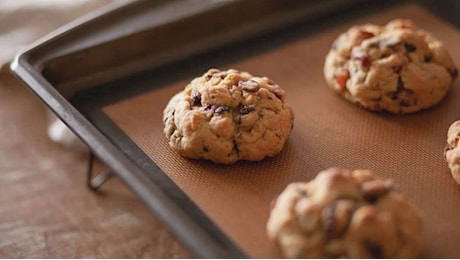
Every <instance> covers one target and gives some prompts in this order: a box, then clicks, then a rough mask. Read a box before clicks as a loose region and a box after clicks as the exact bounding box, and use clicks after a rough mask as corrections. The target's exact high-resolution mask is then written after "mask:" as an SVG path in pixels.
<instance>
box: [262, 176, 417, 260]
mask: <svg viewBox="0 0 460 260" xmlns="http://www.w3.org/2000/svg"><path fill="white" fill-rule="evenodd" d="M421 225H422V223H421V219H420V217H419V215H418V213H417V211H416V210H415V209H414V207H413V206H412V205H411V204H410V203H409V202H408V201H407V199H406V198H405V197H404V196H403V195H402V194H401V193H400V192H399V191H397V189H395V187H394V185H393V183H392V182H391V181H389V180H383V179H379V178H376V177H375V176H374V175H373V173H372V172H371V171H369V170H355V171H351V170H344V169H337V168H330V169H327V170H325V171H322V172H320V173H319V174H318V175H317V177H316V178H315V179H313V180H312V181H310V182H307V183H305V182H303V183H302V182H297V183H291V184H289V185H288V186H287V187H286V189H285V190H284V191H283V192H282V193H281V194H280V195H279V196H278V198H277V199H276V201H275V202H274V205H273V206H272V211H271V214H270V218H269V220H268V223H267V232H268V235H269V237H270V238H271V239H272V240H274V241H276V242H277V243H278V244H279V246H280V248H281V250H282V252H283V254H284V256H285V257H288V258H413V257H417V256H418V255H419V253H420V251H421Z"/></svg>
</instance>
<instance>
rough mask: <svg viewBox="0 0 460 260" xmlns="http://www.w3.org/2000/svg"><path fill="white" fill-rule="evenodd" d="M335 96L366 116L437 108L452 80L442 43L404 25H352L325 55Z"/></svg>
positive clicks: (450, 64) (452, 66) (396, 22)
mask: <svg viewBox="0 0 460 260" xmlns="http://www.w3.org/2000/svg"><path fill="white" fill-rule="evenodd" d="M324 76H325V78H326V81H327V83H328V85H329V87H331V88H332V89H333V90H334V91H335V92H337V93H338V94H339V95H341V96H342V97H344V98H345V99H347V100H349V101H351V102H353V103H356V104H358V105H360V106H362V107H364V108H367V109H369V110H372V111H387V112H390V113H394V114H405V113H414V112H417V111H419V110H422V109H426V108H429V107H431V106H434V105H435V104H437V103H439V102H440V101H441V100H442V99H443V97H444V96H445V95H446V93H447V91H448V89H449V88H450V86H451V85H452V81H453V80H454V79H455V78H456V77H457V68H456V66H455V64H454V63H453V61H452V58H451V57H450V55H449V53H448V51H447V50H446V48H445V46H444V45H443V43H442V42H440V41H439V40H437V39H436V38H434V37H433V36H432V35H431V34H430V33H428V32H426V31H424V30H422V29H419V28H418V27H417V26H416V25H415V24H414V23H413V22H411V21H410V20H403V19H396V20H393V21H390V22H389V23H388V24H386V25H385V26H378V25H373V24H365V25H360V26H353V27H351V28H350V29H349V30H348V31H346V32H345V33H343V34H341V35H339V37H338V38H337V39H336V40H335V41H334V43H333V45H332V47H331V50H330V51H329V53H328V54H327V56H326V60H325V64H324Z"/></svg>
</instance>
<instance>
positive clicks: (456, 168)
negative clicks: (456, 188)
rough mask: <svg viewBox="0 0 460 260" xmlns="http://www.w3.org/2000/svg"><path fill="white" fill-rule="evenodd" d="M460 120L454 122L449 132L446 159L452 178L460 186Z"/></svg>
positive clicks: (445, 152)
mask: <svg viewBox="0 0 460 260" xmlns="http://www.w3.org/2000/svg"><path fill="white" fill-rule="evenodd" d="M459 139H460V120H458V121H455V122H453V123H452V124H451V125H450V127H449V129H448V130H447V146H446V149H445V151H444V158H445V159H446V161H447V165H448V166H449V169H450V172H451V174H452V178H454V180H455V182H457V183H458V184H459V185H460V146H459V145H458V141H459Z"/></svg>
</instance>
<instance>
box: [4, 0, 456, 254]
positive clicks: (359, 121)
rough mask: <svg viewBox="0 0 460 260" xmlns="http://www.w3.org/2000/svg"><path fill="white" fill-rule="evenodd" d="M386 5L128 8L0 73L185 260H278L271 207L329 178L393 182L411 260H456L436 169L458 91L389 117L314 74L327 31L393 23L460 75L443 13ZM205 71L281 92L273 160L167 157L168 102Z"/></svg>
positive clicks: (447, 181)
mask: <svg viewBox="0 0 460 260" xmlns="http://www.w3.org/2000/svg"><path fill="white" fill-rule="evenodd" d="M317 2H321V3H320V4H318V3H317ZM396 2H397V1H295V0H291V1H275V0H274V1H269V0H268V1H258V0H253V1H185V0H181V1H134V2H130V3H129V4H126V5H122V6H114V7H111V8H109V9H106V10H102V11H100V12H97V13H95V14H93V15H91V16H89V17H86V18H83V19H82V20H79V21H76V22H75V23H73V24H70V25H68V26H66V27H64V28H62V29H61V30H59V31H57V32H55V33H53V34H51V35H50V36H48V37H46V38H44V39H43V40H41V41H39V42H38V43H36V44H35V45H34V46H32V47H31V48H30V49H28V50H25V51H24V52H22V53H20V54H19V55H18V56H17V58H16V60H15V61H14V62H13V64H12V70H13V72H14V73H15V74H16V75H17V76H18V77H19V78H21V79H22V80H23V81H24V82H25V83H26V84H27V85H28V86H29V87H30V88H31V89H32V90H33V91H34V92H35V93H36V94H37V95H38V96H39V97H40V98H41V99H42V100H43V101H44V102H45V103H46V104H47V105H48V106H49V107H50V108H51V109H52V110H53V111H54V112H55V113H56V114H57V115H58V116H59V117H60V118H61V119H62V120H63V121H64V122H65V123H66V124H67V125H69V127H70V128H71V129H72V130H73V131H74V132H75V133H76V134H77V135H79V136H80V137H81V138H82V139H83V140H84V141H85V142H86V143H87V144H88V145H89V147H90V148H91V149H92V151H93V152H94V153H95V154H96V156H98V157H99V158H100V159H101V160H102V161H103V162H104V163H106V164H107V165H108V166H109V167H110V168H111V170H112V171H113V172H114V173H115V174H117V176H119V177H120V178H121V179H122V180H123V181H124V182H125V183H126V185H127V186H128V187H130V188H131V189H132V190H133V191H134V192H135V193H136V194H137V195H138V196H139V198H140V199H141V200H142V201H143V202H144V203H145V204H146V206H147V207H148V208H149V209H150V210H152V212H153V213H154V214H155V216H156V217H157V218H158V219H160V220H161V221H163V222H164V223H165V225H167V226H168V228H170V229H171V231H172V232H173V233H174V234H176V235H177V237H178V239H179V240H180V241H182V243H183V244H184V245H185V246H187V247H188V248H189V249H190V250H191V251H192V252H194V253H195V254H196V256H197V257H212V258H216V257H225V258H235V257H254V258H273V257H274V258H279V257H280V252H279V251H278V249H277V247H276V246H275V245H274V244H273V243H271V242H270V241H268V239H267V237H266V235H265V223H266V220H267V218H268V214H269V205H270V201H271V200H272V198H273V197H274V196H276V194H277V193H279V192H280V191H281V190H282V189H283V188H284V186H285V185H286V184H287V183H289V182H292V181H308V180H310V179H311V178H313V176H314V175H315V174H316V173H317V172H318V171H320V170H322V169H324V168H327V167H330V166H338V167H346V168H370V169H373V170H375V171H376V172H377V174H379V175H380V176H382V177H389V178H392V179H395V180H396V181H397V182H398V183H399V184H400V186H401V187H402V189H403V190H405V191H406V192H407V194H408V196H409V197H410V198H411V199H412V200H413V201H414V203H415V204H416V206H418V207H419V208H420V209H421V211H422V213H423V215H424V221H425V231H424V234H423V235H424V242H425V243H424V245H425V247H424V251H423V255H422V257H429V258H430V257H436V258H449V257H458V256H459V253H458V252H457V251H456V248H455V243H454V241H456V240H458V239H459V236H460V230H459V228H460V223H457V222H459V221H457V220H456V217H455V216H456V215H458V214H459V213H460V204H459V203H458V200H459V199H460V189H459V188H458V187H457V186H456V185H455V184H454V183H453V181H452V179H451V178H450V176H449V172H448V169H447V167H446V163H445V162H444V161H443V158H442V151H443V148H444V145H445V135H446V131H447V127H448V125H449V124H450V123H451V122H452V121H454V120H456V119H460V107H459V104H457V102H455V100H458V98H459V97H460V90H458V87H459V86H458V80H457V81H455V83H454V86H453V89H452V90H451V91H450V92H449V95H448V96H447V97H446V99H445V100H443V102H442V103H441V104H440V105H439V106H436V107H434V108H432V109H429V110H426V111H423V112H420V113H417V114H414V115H407V116H392V115H385V114H376V113H371V112H368V111H364V110H362V109H361V108H358V107H356V106H354V105H351V104H349V103H347V102H345V101H344V100H342V99H340V98H339V97H338V96H336V95H335V94H334V93H332V91H330V90H329V89H328V88H327V87H326V85H325V81H324V79H323V76H322V66H323V62H324V56H325V54H326V53H327V51H328V48H329V46H330V45H331V43H332V41H333V39H334V38H335V37H336V36H337V35H338V34H339V33H341V32H342V31H344V30H346V29H347V28H348V27H349V26H351V25H353V24H360V23H366V22H374V23H378V24H383V23H385V22H387V21H388V20H389V19H392V18H399V17H402V18H410V19H412V20H414V21H415V22H416V23H417V24H419V25H420V27H422V28H425V29H427V30H429V31H432V32H433V33H434V34H435V35H436V36H437V37H438V38H440V39H441V40H442V41H443V42H445V43H446V46H447V47H448V49H449V50H450V51H451V54H452V56H453V58H454V61H455V62H456V63H457V64H460V51H459V50H458V49H457V45H456V44H457V43H458V42H459V41H460V34H459V32H458V29H457V28H458V27H457V26H459V24H460V23H458V20H456V18H455V16H450V15H449V14H452V9H453V8H452V6H449V5H450V4H452V3H455V1H452V2H450V1H446V2H443V4H435V5H434V4H433V2H431V1H423V3H422V2H415V3H413V2H410V3H406V2H404V3H401V2H400V1H398V3H396ZM434 7H436V8H437V9H436V8H435V9H433V8H434ZM445 10H450V11H445ZM443 11H444V12H443ZM438 12H439V13H444V14H445V15H446V16H445V17H439V16H437V14H438ZM452 23H454V24H455V25H454V24H452ZM211 67H216V68H221V69H225V68H236V69H240V70H247V71H249V72H251V73H252V74H254V75H260V76H268V77H270V78H272V79H273V80H275V81H276V82H277V83H278V84H280V85H281V86H282V87H283V88H284V89H285V90H286V93H287V100H288V102H289V103H290V104H291V105H292V106H293V108H294V111H295V114H296V119H295V122H294V124H295V126H294V130H293V133H292V134H291V136H290V138H289V141H288V143H287V144H286V147H285V149H284V150H283V151H282V153H281V154H279V155H278V156H276V157H274V158H269V159H266V160H263V161H262V162H257V163H248V162H240V163H237V164H235V165H232V166H222V165H215V164H212V163H210V162H206V161H201V160H188V159H185V158H182V157H180V156H178V155H177V154H175V153H174V152H172V150H171V149H169V147H168V146H167V140H166V138H165V137H164V136H163V134H162V128H163V125H162V120H161V116H162V110H163V108H164V106H165V105H166V102H167V101H168V99H169V98H170V97H172V95H173V94H174V93H176V92H177V91H179V90H180V89H182V88H183V87H184V86H185V84H187V82H188V81H189V80H190V79H192V78H193V77H195V76H198V75H200V74H202V73H203V72H204V71H206V70H207V69H208V68H211Z"/></svg>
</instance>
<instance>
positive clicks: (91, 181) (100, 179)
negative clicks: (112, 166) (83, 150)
mask: <svg viewBox="0 0 460 260" xmlns="http://www.w3.org/2000/svg"><path fill="white" fill-rule="evenodd" d="M94 159H95V156H94V154H93V153H92V152H91V151H90V152H89V157H88V169H87V174H86V185H87V186H88V188H89V189H90V190H92V191H97V190H98V189H99V188H100V187H101V186H102V184H104V183H105V182H106V181H107V180H108V179H110V177H112V172H111V171H109V170H107V171H103V172H101V173H99V174H98V175H97V176H96V177H93V174H94Z"/></svg>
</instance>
